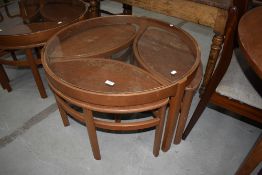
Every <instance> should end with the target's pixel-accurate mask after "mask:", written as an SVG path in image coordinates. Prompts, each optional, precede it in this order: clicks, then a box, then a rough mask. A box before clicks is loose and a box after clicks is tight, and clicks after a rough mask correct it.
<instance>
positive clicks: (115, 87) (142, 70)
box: [42, 16, 202, 159]
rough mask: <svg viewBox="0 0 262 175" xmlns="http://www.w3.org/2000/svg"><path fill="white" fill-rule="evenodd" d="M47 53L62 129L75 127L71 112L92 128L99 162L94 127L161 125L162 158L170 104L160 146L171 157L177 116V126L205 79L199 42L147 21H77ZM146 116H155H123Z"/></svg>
mask: <svg viewBox="0 0 262 175" xmlns="http://www.w3.org/2000/svg"><path fill="white" fill-rule="evenodd" d="M42 53H43V55H42V63H43V66H44V69H45V71H46V75H47V79H48V82H49V85H50V87H51V89H52V90H53V92H54V94H55V97H56V100H57V104H58V107H59V110H60V114H61V117H62V120H63V123H64V125H65V126H68V125H69V121H68V118H67V114H70V115H71V116H72V117H74V118H75V119H77V120H79V121H81V122H83V123H85V124H86V125H87V130H88V135H89V139H90V143H91V146H92V150H93V154H94V157H95V159H101V156H100V151H99V146H98V141H97V136H96V129H95V128H103V129H109V130H124V131H125V130H139V129H145V128H150V127H156V133H155V141H154V148H153V153H154V155H155V156H158V154H159V149H160V144H161V140H162V130H163V122H164V117H165V109H166V107H167V106H168V105H169V112H168V119H167V122H166V127H165V134H164V139H163V143H162V150H163V151H167V150H168V149H169V148H170V145H171V142H172V139H173V136H174V130H175V127H176V121H177V119H178V117H179V115H180V117H181V115H182V116H183V119H181V121H180V122H181V123H180V125H179V126H181V127H183V125H184V124H185V117H187V112H188V110H189V107H190V104H191V100H192V96H193V94H194V93H193V92H194V91H195V89H196V88H197V87H198V85H199V83H200V80H201V77H202V73H201V62H200V51H199V47H198V45H197V43H196V41H195V40H194V39H193V38H192V37H191V36H190V35H189V34H188V33H186V32H184V31H183V30H181V29H179V28H177V27H175V26H173V25H171V24H167V23H164V22H161V21H158V20H154V19H150V18H145V17H135V16H109V17H99V18H94V19H90V20H86V21H81V22H78V23H76V24H73V25H71V26H68V27H66V28H64V29H62V30H61V31H59V32H58V33H57V34H56V35H55V36H53V37H52V38H51V39H50V40H49V41H48V42H47V44H46V46H45V47H44V50H43V52H42ZM186 96H187V97H186ZM72 105H75V106H78V107H80V108H81V109H82V112H79V111H76V110H75V109H74V108H72ZM93 111H97V112H104V113H113V114H116V116H117V117H118V119H117V120H115V121H113V122H111V121H104V120H100V119H98V118H96V117H94V116H93ZM144 111H153V118H152V119H149V120H145V121H144V120H143V121H136V122H130V123H129V122H127V123H125V122H121V115H120V116H119V114H126V113H135V112H144ZM180 130H181V129H180ZM182 130H183V128H182ZM180 132H181V131H180ZM181 133H182V132H181Z"/></svg>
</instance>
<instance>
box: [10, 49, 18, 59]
mask: <svg viewBox="0 0 262 175" xmlns="http://www.w3.org/2000/svg"><path fill="white" fill-rule="evenodd" d="M10 54H11V56H12V58H13V60H14V61H16V60H17V57H16V54H15V51H10Z"/></svg>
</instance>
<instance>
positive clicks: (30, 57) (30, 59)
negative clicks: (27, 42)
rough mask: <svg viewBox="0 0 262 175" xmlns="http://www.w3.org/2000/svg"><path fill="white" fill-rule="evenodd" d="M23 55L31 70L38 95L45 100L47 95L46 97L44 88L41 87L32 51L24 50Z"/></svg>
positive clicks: (41, 83)
mask: <svg viewBox="0 0 262 175" xmlns="http://www.w3.org/2000/svg"><path fill="white" fill-rule="evenodd" d="M25 54H26V57H27V60H28V62H29V66H30V68H31V70H32V73H33V76H34V79H35V82H36V85H37V87H38V90H39V93H40V95H41V97H42V98H46V97H47V95H46V91H45V87H44V85H43V82H42V79H41V76H40V74H39V71H38V68H37V65H36V63H35V61H34V58H33V53H32V50H31V49H25Z"/></svg>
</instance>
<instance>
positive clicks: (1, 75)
mask: <svg viewBox="0 0 262 175" xmlns="http://www.w3.org/2000/svg"><path fill="white" fill-rule="evenodd" d="M0 83H1V86H2V88H3V89H6V90H7V91H8V92H10V91H12V88H11V86H10V84H9V79H8V77H7V74H6V72H5V69H4V67H3V65H2V64H0Z"/></svg>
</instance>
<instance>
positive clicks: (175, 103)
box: [162, 82, 186, 152]
mask: <svg viewBox="0 0 262 175" xmlns="http://www.w3.org/2000/svg"><path fill="white" fill-rule="evenodd" d="M185 84H186V83H185V82H183V83H181V84H180V85H179V86H178V89H177V94H176V96H175V97H171V98H170V100H169V111H168V118H167V120H166V128H165V133H164V138H163V143H162V151H164V152H166V151H168V150H169V149H170V146H171V143H172V140H173V136H174V132H175V127H176V123H177V119H178V115H179V111H180V107H181V101H182V98H183V95H184V91H185Z"/></svg>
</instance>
